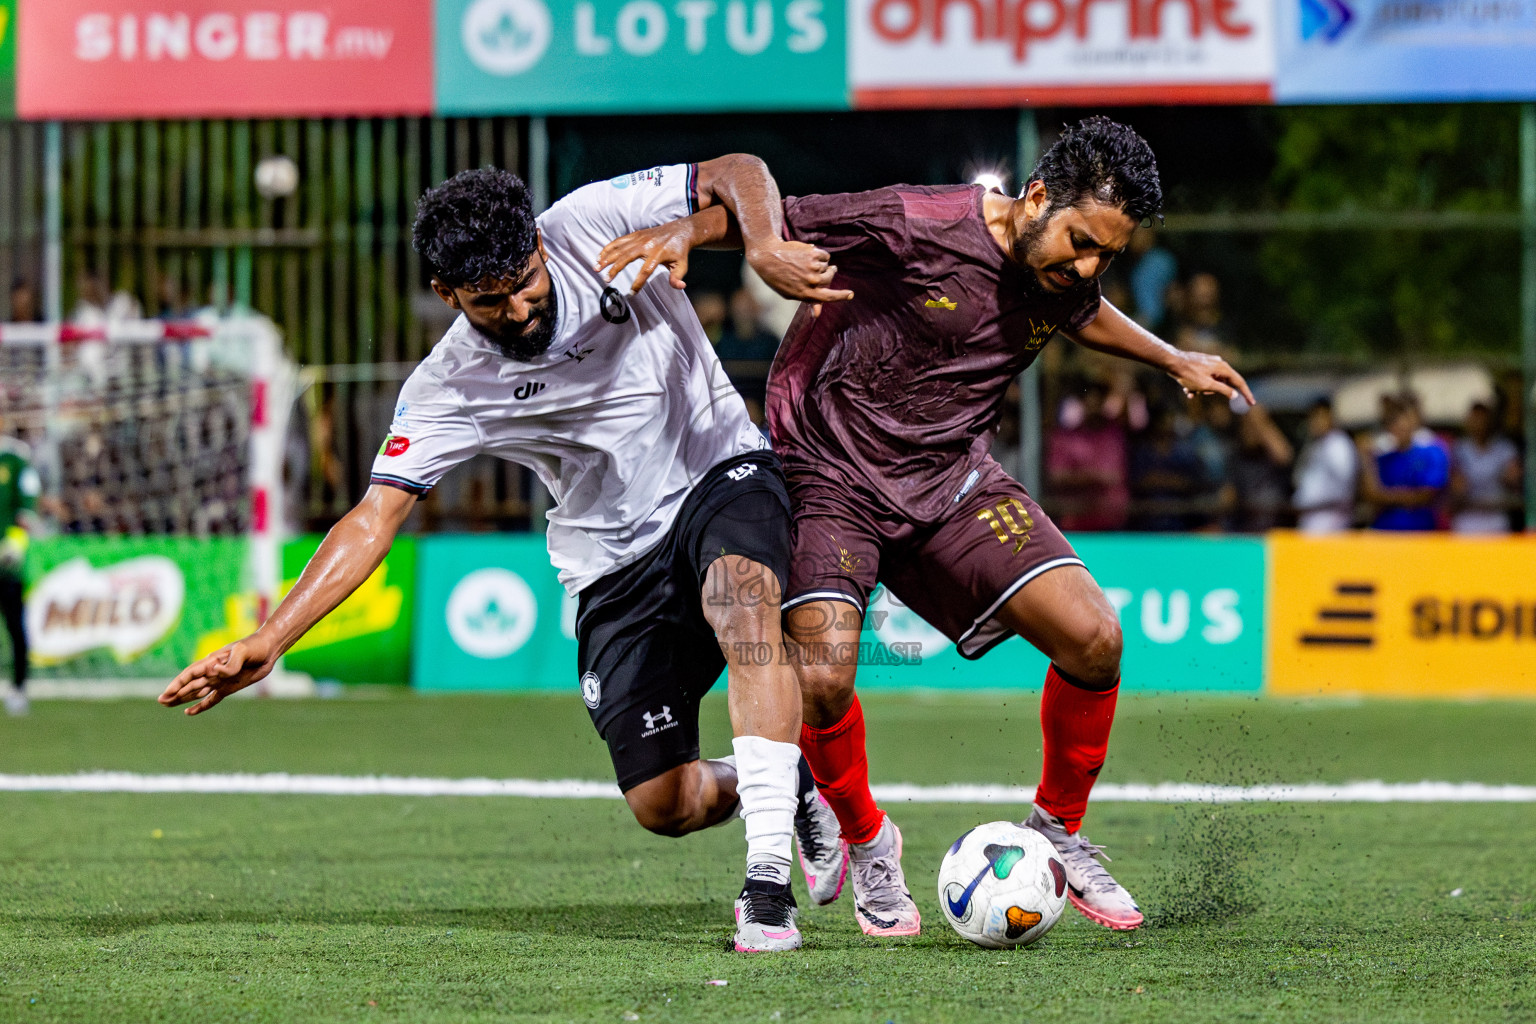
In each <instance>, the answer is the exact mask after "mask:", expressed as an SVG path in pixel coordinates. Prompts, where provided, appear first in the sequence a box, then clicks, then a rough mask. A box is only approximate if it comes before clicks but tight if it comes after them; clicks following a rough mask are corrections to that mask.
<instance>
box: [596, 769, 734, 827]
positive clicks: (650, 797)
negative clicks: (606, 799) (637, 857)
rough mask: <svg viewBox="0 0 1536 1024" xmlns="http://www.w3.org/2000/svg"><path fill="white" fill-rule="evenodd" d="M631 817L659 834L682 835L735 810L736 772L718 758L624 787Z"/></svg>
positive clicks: (729, 815)
mask: <svg viewBox="0 0 1536 1024" xmlns="http://www.w3.org/2000/svg"><path fill="white" fill-rule="evenodd" d="M624 799H625V801H626V802H627V803H628V804H629V809H630V811H631V812H633V813H634V816H635V820H636V821H637V822H639V823H640V826H641V827H642V828H644V829H645V830H646V831H648V832H654V833H656V834H657V835H659V836H670V837H674V838H675V837H677V836H685V835H687V834H688V833H690V832H697V831H698V830H699V829H703V828H708V827H710V826H711V825H716V824H719V823H720V822H722V821H725V820H726V819H727V818H729V817H731V815H733V814H735V813H736V808H737V796H736V772H735V769H734V768H732V767H731V766H729V765H727V764H724V763H722V762H720V761H703V760H700V761H690V762H688V763H687V764H680V765H678V766H677V767H675V768H672V769H669V770H667V771H665V772H663V773H661V774H660V775H658V776H656V777H655V778H653V779H647V780H646V781H644V782H642V783H640V784H639V785H637V786H634V787H632V788H631V789H628V790H625V792H624Z"/></svg>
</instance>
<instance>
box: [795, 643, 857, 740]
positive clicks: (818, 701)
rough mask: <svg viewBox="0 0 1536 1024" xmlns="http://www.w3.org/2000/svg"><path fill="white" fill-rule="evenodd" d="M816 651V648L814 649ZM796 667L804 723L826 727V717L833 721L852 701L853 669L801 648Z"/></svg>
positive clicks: (834, 659)
mask: <svg viewBox="0 0 1536 1024" xmlns="http://www.w3.org/2000/svg"><path fill="white" fill-rule="evenodd" d="M812 646H813V647H814V645H812ZM800 655H801V656H800V657H799V658H798V659H797V663H796V665H795V674H796V676H797V677H798V678H799V680H800V695H801V697H802V698H803V699H804V701H805V720H806V722H807V723H809V724H811V725H812V726H817V725H818V724H819V725H825V724H827V723H825V722H822V721H821V720H822V719H823V718H825V717H826V715H827V713H829V712H830V713H832V714H833V717H834V718H837V717H841V714H840V713H839V712H844V711H846V710H847V708H848V705H849V704H850V703H852V701H853V685H854V671H853V669H854V666H853V665H844V664H841V663H840V662H839V661H838V660H837V659H836V658H834V657H830V656H827V657H821V656H818V653H817V652H816V651H815V650H814V649H812V650H806V649H805V648H803V647H802V648H801V650H800Z"/></svg>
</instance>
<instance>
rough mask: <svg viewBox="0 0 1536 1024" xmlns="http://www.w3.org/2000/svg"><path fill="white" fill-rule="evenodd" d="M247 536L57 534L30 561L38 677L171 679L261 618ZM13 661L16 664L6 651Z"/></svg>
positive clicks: (30, 616)
mask: <svg viewBox="0 0 1536 1024" xmlns="http://www.w3.org/2000/svg"><path fill="white" fill-rule="evenodd" d="M247 552H248V545H247V542H246V540H245V539H244V538H232V537H214V538H208V539H202V540H199V539H192V538H184V537H54V538H49V539H47V540H45V541H41V542H39V543H37V544H34V545H33V546H32V549H31V552H30V553H29V558H28V563H27V576H28V579H29V580H30V584H31V585H30V586H29V587H28V590H27V611H26V621H27V634H28V638H29V640H30V642H31V648H32V667H33V671H34V674H35V675H36V676H37V677H39V678H45V679H47V678H53V679H143V678H156V679H166V680H169V679H170V678H171V677H172V676H174V675H175V674H176V673H177V672H179V671H181V669H182V667H183V666H185V665H186V664H187V663H189V662H190V661H192V660H193V659H194V658H196V657H198V656H200V655H202V654H205V653H207V652H208V651H210V650H213V649H215V648H216V647H217V646H218V645H219V644H220V643H223V642H225V639H224V638H225V637H227V636H228V634H229V633H230V631H231V627H232V624H239V623H243V622H246V621H253V620H254V616H255V613H254V598H253V595H252V594H251V593H250V592H249V591H248V590H247V589H246V576H247V573H246V562H247ZM6 657H9V654H8V653H7V655H6Z"/></svg>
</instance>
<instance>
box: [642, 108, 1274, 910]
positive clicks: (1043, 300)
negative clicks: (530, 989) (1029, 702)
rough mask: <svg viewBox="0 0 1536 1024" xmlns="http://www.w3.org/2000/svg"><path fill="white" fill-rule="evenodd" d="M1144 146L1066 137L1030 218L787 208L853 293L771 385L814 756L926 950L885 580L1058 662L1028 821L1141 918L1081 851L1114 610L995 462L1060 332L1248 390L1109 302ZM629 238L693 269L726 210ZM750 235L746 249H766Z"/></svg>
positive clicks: (1079, 900) (948, 191) (977, 635)
mask: <svg viewBox="0 0 1536 1024" xmlns="http://www.w3.org/2000/svg"><path fill="white" fill-rule="evenodd" d="M1161 203H1162V189H1161V185H1160V183H1159V181H1158V175H1157V166H1156V162H1155V160H1154V158H1153V155H1152V151H1151V149H1150V147H1149V146H1148V145H1147V144H1146V142H1145V141H1144V140H1143V139H1141V137H1140V136H1138V135H1137V134H1136V133H1135V132H1133V131H1132V130H1131V129H1129V128H1126V127H1125V126H1123V125H1119V124H1116V123H1114V122H1112V121H1110V120H1108V119H1106V118H1090V119H1088V120H1086V121H1083V122H1082V123H1080V124H1078V125H1076V126H1075V127H1073V128H1071V129H1069V130H1068V131H1066V132H1065V133H1064V134H1063V135H1062V136H1061V137H1060V139H1059V140H1058V141H1057V142H1056V143H1055V145H1053V146H1052V147H1051V148H1050V150H1049V151H1048V152H1047V153H1046V154H1045V155H1044V156H1043V157H1042V158H1041V160H1040V162H1039V164H1038V165H1037V166H1036V167H1035V169H1034V173H1033V174H1032V175H1031V176H1030V180H1029V183H1028V185H1027V186H1026V188H1025V189H1024V191H1023V193H1022V194H1021V195H1020V196H1019V197H1018V198H1017V199H1010V198H1008V197H1006V196H1003V195H1000V194H997V193H990V192H987V191H986V190H984V189H982V188H981V187H979V186H969V187H965V186H961V187H923V186H907V185H899V186H894V187H891V188H885V189H879V190H876V191H873V192H865V193H859V194H855V195H828V196H806V197H800V198H791V199H788V200H786V201H785V204H784V224H785V231H786V234H787V236H788V237H789V238H791V239H794V240H796V241H802V242H809V243H812V244H814V245H816V246H818V247H819V248H821V249H823V250H825V251H826V252H827V253H829V254H830V259H831V262H832V264H833V265H834V266H835V276H834V277H833V281H832V287H833V288H835V289H842V290H849V291H851V292H852V293H853V297H852V298H851V299H848V300H846V301H840V302H836V303H829V304H827V305H825V306H823V307H821V308H820V309H819V310H817V309H815V308H813V307H810V306H806V307H803V308H802V309H801V310H800V312H799V313H798V315H797V316H796V318H795V320H794V322H793V323H792V324H791V326H790V329H789V332H788V334H787V335H786V337H785V340H784V343H783V345H782V346H781V347H780V349H779V353H778V357H777V359H776V360H775V361H774V365H773V371H772V374H771V376H770V379H769V389H768V390H769V393H768V414H769V423H770V427H771V430H772V436H773V443H774V447H775V449H776V450H777V451H778V453H779V455H780V456H781V458H782V459H783V460H784V466H785V471H786V474H787V476H788V479H789V485H790V495H791V498H792V501H793V504H794V555H793V559H792V562H791V568H790V586H789V590H788V591H787V592H786V594H785V595H784V605H783V606H784V608H785V614H786V627H787V632H788V634H789V635H790V637H791V638H792V639H793V640H794V641H796V642H797V643H798V644H799V645H800V647H799V650H798V655H799V657H798V660H799V671H800V680H801V686H802V689H803V690H804V694H805V725H804V727H803V729H802V734H801V747H802V749H803V750H804V752H805V755H806V759H807V760H808V761H809V762H810V765H811V768H812V770H813V772H814V774H815V776H816V779H817V782H818V784H819V785H820V787H821V791H822V793H823V794H824V795H825V796H826V798H827V800H828V801H829V802H830V803H831V805H832V807H833V809H834V810H835V811H836V812H837V816H838V819H839V822H840V824H841V826H842V830H843V835H844V838H846V839H847V840H848V842H849V844H850V853H851V858H852V860H851V874H852V881H853V887H854V897H855V907H854V911H855V916H856V918H857V920H858V922H859V925H860V926H861V927H862V928H863V930H864V931H865V932H866V933H868V934H871V935H882V936H894V935H913V934H916V933H917V932H918V930H919V928H920V919H919V914H918V911H917V907H916V905H915V904H914V903H913V901H912V897H911V895H910V893H909V892H908V891H907V887H906V883H905V880H904V877H903V875H902V871H901V864H900V857H901V834H900V832H899V830H897V828H896V826H895V825H894V823H892V822H891V821H890V819H889V818H888V817H887V816H886V815H885V813H884V812H883V811H881V810H880V809H879V808H878V806H877V805H876V804H875V801H874V798H873V797H872V796H871V794H870V791H869V771H868V766H867V761H866V759H865V753H864V719H863V712H862V710H861V709H860V707H859V703H858V699H857V697H856V696H855V693H854V681H855V670H856V667H857V666H856V663H855V661H854V660H853V659H852V658H839V657H838V656H837V655H838V654H839V653H840V652H856V651H857V650H858V644H857V641H858V635H859V631H860V629H861V626H862V620H863V614H864V611H865V608H866V606H867V602H868V599H869V594H870V591H871V590H872V589H873V588H874V586H875V584H876V583H877V582H880V583H884V584H885V585H886V586H887V587H888V588H889V589H890V591H891V593H892V594H893V595H894V596H895V597H896V598H898V599H899V600H901V601H902V602H904V603H905V604H906V605H908V606H909V607H910V608H912V609H913V610H914V611H916V612H917V613H918V614H920V615H921V616H922V617H923V618H925V619H927V620H928V621H929V622H930V623H932V624H933V625H934V626H936V627H938V628H939V629H940V630H942V631H943V632H944V633H945V634H946V635H947V636H948V637H949V638H950V639H951V640H953V641H954V642H955V644H956V646H957V647H958V649H959V651H960V653H961V654H962V655H964V656H965V657H968V658H977V657H980V656H981V655H982V654H984V653H985V652H986V651H987V650H988V649H990V648H991V647H993V646H994V645H996V644H998V643H1000V642H1001V641H1002V640H1004V639H1006V638H1007V637H1009V636H1012V635H1014V634H1018V635H1020V636H1022V637H1024V638H1025V639H1026V640H1028V641H1029V642H1030V643H1032V644H1034V645H1035V646H1036V647H1037V648H1039V649H1040V650H1041V651H1042V652H1044V653H1045V654H1046V655H1047V656H1048V657H1049V658H1050V660H1051V667H1050V670H1049V671H1048V673H1047V675H1046V681H1045V691H1044V695H1043V698H1042V703H1041V722H1042V725H1043V727H1044V745H1043V746H1044V767H1043V771H1042V774H1041V781H1040V785H1039V787H1038V789H1037V791H1036V794H1035V806H1034V808H1033V809H1032V811H1031V813H1030V814H1029V816H1028V819H1027V820H1026V822H1025V823H1026V824H1027V825H1029V826H1031V827H1033V828H1036V829H1038V830H1039V831H1040V832H1041V833H1042V834H1044V835H1045V836H1046V838H1048V839H1050V840H1051V842H1052V843H1053V844H1054V845H1055V847H1056V849H1057V851H1058V853H1059V854H1060V856H1061V859H1062V862H1063V864H1064V865H1065V867H1066V879H1067V884H1068V885H1069V887H1070V895H1071V899H1072V902H1073V903H1074V904H1075V905H1076V906H1077V907H1078V908H1079V909H1080V910H1081V911H1082V912H1083V913H1084V914H1085V915H1087V916H1088V917H1089V918H1090V919H1092V920H1094V921H1096V922H1098V923H1100V924H1103V925H1106V926H1108V927H1110V928H1117V929H1127V928H1135V927H1137V926H1138V925H1139V924H1140V923H1141V919H1142V916H1141V912H1140V910H1139V909H1138V908H1137V906H1136V903H1135V900H1133V899H1132V898H1131V896H1130V894H1129V893H1128V892H1126V890H1125V889H1124V888H1123V887H1121V886H1120V885H1119V884H1118V883H1116V882H1115V880H1114V879H1113V878H1112V877H1111V876H1110V875H1109V873H1108V872H1107V871H1106V870H1105V869H1104V867H1103V865H1102V864H1101V863H1100V861H1099V860H1098V855H1099V853H1100V849H1099V847H1097V846H1094V845H1093V844H1091V843H1089V842H1088V841H1087V839H1086V838H1085V837H1084V836H1083V835H1082V834H1081V832H1080V826H1081V823H1082V818H1083V815H1084V813H1085V811H1086V808H1087V802H1088V793H1089V790H1090V789H1091V788H1092V786H1093V782H1094V779H1095V777H1096V776H1097V775H1098V772H1099V769H1100V767H1101V766H1102V764H1103V762H1104V756H1105V752H1106V750H1107V747H1108V741H1109V731H1110V725H1111V723H1112V722H1113V719H1114V707H1115V697H1116V694H1117V692H1118V688H1119V682H1120V651H1121V636H1120V625H1119V621H1118V618H1117V616H1116V614H1115V611H1114V608H1113V607H1112V606H1111V605H1110V603H1109V602H1108V601H1107V600H1106V599H1105V597H1104V595H1103V593H1102V592H1101V591H1100V590H1099V588H1098V586H1097V584H1095V583H1094V581H1093V577H1092V576H1090V575H1089V573H1088V570H1087V569H1086V568H1085V567H1084V566H1083V563H1082V561H1081V560H1080V559H1079V558H1078V557H1077V555H1076V553H1075V552H1074V551H1073V550H1072V547H1071V545H1070V544H1068V543H1067V541H1066V539H1065V538H1064V537H1063V536H1062V535H1061V533H1060V531H1059V530H1057V528H1056V527H1055V525H1054V524H1053V523H1052V522H1051V521H1050V519H1049V517H1047V516H1046V515H1045V513H1044V512H1042V511H1041V509H1040V506H1039V505H1037V504H1036V503H1035V501H1034V499H1033V498H1031V497H1030V496H1029V494H1027V493H1026V492H1025V490H1024V488H1023V487H1022V486H1021V485H1020V484H1019V483H1018V482H1017V481H1015V480H1013V479H1012V478H1011V477H1010V476H1009V475H1008V474H1007V473H1006V472H1005V471H1004V470H1003V468H1002V467H1001V466H999V465H998V464H997V462H995V461H994V460H993V459H992V458H991V457H990V456H989V455H988V454H987V451H988V448H989V446H990V443H991V440H992V435H993V432H994V430H995V427H996V423H997V419H998V414H999V411H1000V408H1001V404H1002V402H1003V400H1004V396H1005V394H1006V391H1007V388H1008V384H1009V382H1010V381H1011V380H1012V379H1013V378H1014V377H1015V376H1016V375H1017V374H1018V373H1019V371H1021V370H1022V369H1024V368H1025V367H1026V366H1028V365H1029V363H1030V362H1031V361H1033V360H1034V358H1035V357H1036V355H1037V354H1038V353H1039V351H1040V349H1041V348H1042V347H1043V346H1044V345H1045V344H1046V343H1047V342H1048V341H1049V340H1050V339H1051V338H1052V337H1054V336H1055V335H1056V334H1058V333H1061V334H1064V335H1066V336H1068V337H1070V338H1071V339H1072V340H1074V341H1076V342H1077V343H1078V344H1081V345H1085V346H1087V347H1090V348H1094V349H1097V350H1100V351H1105V352H1111V353H1114V354H1117V355H1122V356H1127V357H1129V358H1132V359H1137V360H1140V361H1142V362H1145V363H1148V364H1151V365H1153V366H1156V367H1159V368H1160V369H1163V370H1165V371H1166V372H1167V373H1169V374H1170V375H1171V376H1172V377H1173V378H1174V379H1175V380H1177V381H1178V382H1179V383H1180V384H1181V385H1182V386H1183V387H1184V388H1185V390H1186V391H1189V392H1192V393H1193V392H1215V393H1219V394H1222V395H1226V396H1228V397H1230V396H1232V395H1234V394H1237V393H1241V394H1242V395H1243V396H1244V398H1245V399H1246V400H1248V401H1250V402H1251V401H1252V395H1251V394H1250V393H1249V392H1248V389H1247V385H1246V384H1245V383H1244V382H1243V379H1242V377H1240V376H1239V375H1238V374H1237V373H1236V372H1235V371H1234V370H1233V369H1232V368H1231V367H1230V366H1228V365H1227V364H1226V362H1225V361H1223V360H1222V359H1220V358H1218V357H1215V356H1209V355H1204V354H1201V353H1192V352H1182V351H1179V350H1178V349H1175V348H1173V347H1172V346H1170V345H1167V344H1166V343H1164V342H1162V341H1160V340H1159V339H1157V338H1156V337H1154V336H1153V335H1151V334H1149V333H1147V332H1146V331H1144V330H1142V329H1141V328H1139V327H1138V326H1136V324H1135V323H1134V322H1133V321H1131V320H1130V319H1129V318H1128V317H1126V316H1125V315H1124V314H1123V313H1121V312H1120V311H1119V310H1117V309H1116V308H1115V307H1114V306H1113V305H1111V304H1110V303H1108V302H1106V301H1104V299H1103V298H1102V297H1101V296H1100V294H1099V287H1098V278H1099V276H1100V275H1101V274H1102V273H1103V272H1104V270H1105V269H1106V268H1107V267H1108V265H1109V263H1110V261H1111V260H1112V259H1113V258H1114V257H1115V256H1116V255H1117V254H1118V253H1120V252H1121V251H1123V250H1124V249H1125V247H1126V246H1127V244H1128V243H1129V242H1130V238H1131V235H1132V233H1133V232H1135V231H1136V229H1137V227H1138V226H1139V225H1140V224H1141V222H1142V221H1144V220H1145V219H1147V218H1149V217H1151V216H1154V215H1156V214H1157V213H1158V211H1159V208H1160V206H1161ZM699 216H700V218H701V219H700V220H698V221H696V222H695V223H694V224H693V225H691V226H689V227H686V228H678V229H676V230H675V231H674V232H673V233H672V234H667V233H666V231H665V230H664V229H658V231H657V233H656V234H654V235H652V236H650V237H646V238H636V237H633V236H632V237H630V238H627V239H624V240H621V241H620V242H618V243H616V245H617V246H619V247H620V248H621V249H623V251H624V253H625V254H627V255H631V256H640V255H645V256H647V258H649V259H650V260H652V261H653V262H661V263H669V264H672V265H673V269H674V278H675V277H676V272H677V260H676V259H675V253H676V251H677V250H678V249H679V248H681V247H682V246H683V245H684V244H685V243H687V242H689V241H690V240H691V243H692V244H699V243H700V242H708V241H715V240H717V237H718V236H723V235H724V234H726V232H727V229H728V228H729V224H728V223H727V222H726V220H725V219H724V217H723V215H721V214H719V213H716V214H713V215H711V217H712V219H709V220H705V219H704V217H703V215H699ZM752 242H753V240H752V239H750V238H749V239H746V244H748V245H751V244H752Z"/></svg>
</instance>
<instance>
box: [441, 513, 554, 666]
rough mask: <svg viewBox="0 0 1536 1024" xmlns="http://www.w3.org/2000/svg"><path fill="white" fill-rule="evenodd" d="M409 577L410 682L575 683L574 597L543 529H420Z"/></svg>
mask: <svg viewBox="0 0 1536 1024" xmlns="http://www.w3.org/2000/svg"><path fill="white" fill-rule="evenodd" d="M416 580H417V591H416V615H415V637H414V642H413V644H412V656H411V681H412V683H413V684H414V685H415V687H416V688H417V689H420V690H525V689H543V690H556V689H559V690H564V689H569V690H571V691H572V692H573V693H574V692H575V691H576V675H577V673H576V639H575V638H576V602H575V600H574V599H573V598H568V597H566V595H565V589H564V588H563V587H561V586H560V583H559V581H558V580H557V579H556V577H555V570H554V568H553V567H552V566H551V565H550V564H549V555H548V553H547V552H546V551H545V548H544V538H543V537H540V536H537V535H529V534H525V535H522V536H510V537H501V536H436V537H423V538H422V539H421V540H420V542H419V543H418V544H417V546H416Z"/></svg>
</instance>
